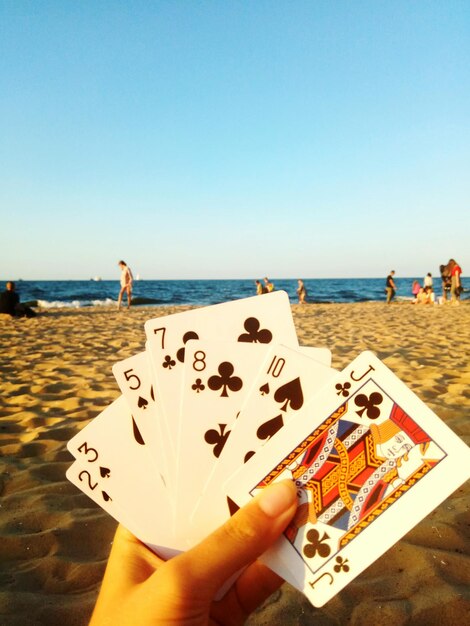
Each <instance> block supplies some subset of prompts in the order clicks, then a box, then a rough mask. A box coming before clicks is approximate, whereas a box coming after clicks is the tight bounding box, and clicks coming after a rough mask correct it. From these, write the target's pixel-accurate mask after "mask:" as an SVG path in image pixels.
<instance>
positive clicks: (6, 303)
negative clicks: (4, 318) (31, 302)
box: [0, 280, 36, 317]
mask: <svg viewBox="0 0 470 626" xmlns="http://www.w3.org/2000/svg"><path fill="white" fill-rule="evenodd" d="M0 313H6V314H7V315H11V316H12V317H34V316H35V315H36V313H35V312H34V311H33V309H30V308H29V306H26V305H25V304H20V296H19V295H18V294H17V293H16V291H15V283H14V282H13V281H12V280H9V281H8V282H7V284H6V290H5V291H4V292H3V293H1V294H0Z"/></svg>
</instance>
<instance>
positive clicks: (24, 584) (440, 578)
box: [0, 303, 470, 626]
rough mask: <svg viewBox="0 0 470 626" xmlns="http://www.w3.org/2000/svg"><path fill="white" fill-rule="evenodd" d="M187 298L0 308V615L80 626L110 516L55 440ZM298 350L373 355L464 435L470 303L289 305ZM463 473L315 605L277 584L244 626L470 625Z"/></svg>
mask: <svg viewBox="0 0 470 626" xmlns="http://www.w3.org/2000/svg"><path fill="white" fill-rule="evenodd" d="M186 308H189V307H178V308H176V307H162V308H158V309H155V308H135V309H131V310H130V311H122V312H118V311H116V310H114V309H109V308H86V309H76V310H75V309H73V310H72V309H70V310H50V311H48V312H46V313H44V314H42V315H40V316H38V317H36V318H33V319H24V320H12V319H10V318H9V317H7V316H0V331H1V332H0V344H1V350H0V392H1V395H0V398H1V399H0V496H1V497H0V506H1V508H0V555H1V564H0V623H1V624H5V626H20V625H21V626H24V625H25V624H28V626H36V625H38V626H39V625H41V626H42V625H45V626H55V625H56V624H59V623H61V624H63V625H64V626H69V625H70V626H84V625H85V624H87V622H88V619H89V617H90V614H91V610H92V607H93V605H94V602H95V599H96V595H97V592H98V589H99V585H100V582H101V578H102V574H103V570H104V566H105V564H106V559H107V555H108V552H109V548H110V542H111V540H112V536H113V533H114V530H115V526H116V523H115V521H114V520H113V519H112V518H111V517H109V516H108V515H107V514H106V513H104V512H103V511H102V510H101V509H99V508H98V507H97V506H96V505H95V504H94V503H93V502H92V501H91V500H89V499H88V498H87V497H86V496H85V495H84V494H82V493H81V492H79V491H78V490H77V489H76V488H75V487H74V486H73V485H71V484H69V483H68V482H67V481H66V479H65V471H66V469H67V467H68V466H69V464H70V463H71V460H72V459H71V456H70V454H69V453H68V452H67V450H66V447H65V446H66V443H67V441H68V440H69V439H70V438H71V437H72V436H73V435H74V434H75V433H76V432H77V431H78V430H79V429H80V428H82V427H83V426H85V425H86V424H87V423H88V421H89V420H90V419H92V418H93V417H95V416H96V415H97V414H98V413H99V412H100V411H101V410H102V409H103V408H104V407H105V406H107V405H108V404H109V403H110V402H111V401H112V400H113V399H115V398H117V397H118V395H119V391H118V388H117V385H116V383H115V381H114V378H113V375H112V372H111V367H112V365H113V364H114V363H115V362H116V361H118V360H120V359H123V358H126V357H128V356H131V355H133V354H135V353H136V352H139V351H141V350H143V349H144V343H145V336H144V331H143V324H144V322H145V321H146V320H147V319H149V318H151V317H155V316H157V315H167V314H169V313H172V312H175V311H177V310H178V311H180V310H183V309H186ZM292 308H293V312H294V318H295V321H296V326H297V330H298V335H299V341H300V343H301V344H302V345H310V346H327V347H329V348H330V349H331V350H332V352H333V367H336V368H341V367H343V366H345V365H346V364H347V363H348V362H349V361H350V360H351V359H352V358H354V357H355V356H357V354H359V353H360V352H361V351H362V350H364V349H369V350H373V351H374V352H375V353H376V354H377V355H378V356H379V357H380V358H381V359H383V360H384V361H385V363H386V364H387V365H388V366H389V367H390V368H391V369H392V370H393V371H394V372H395V373H396V374H397V375H398V376H399V377H400V378H401V379H402V380H403V381H404V382H406V383H407V384H408V385H409V386H410V387H411V388H412V389H413V390H414V391H415V392H416V393H417V394H418V396H419V397H420V398H421V399H423V400H424V401H425V402H426V403H427V404H428V405H429V406H430V407H431V408H432V409H433V410H434V411H435V412H436V413H437V414H438V415H439V416H440V417H441V418H442V419H443V420H444V421H445V422H446V423H447V424H448V426H449V427H450V428H452V430H454V432H455V433H457V434H458V435H459V436H460V437H462V438H463V439H464V440H465V441H466V442H467V443H469V442H470V419H469V417H470V411H469V407H470V386H469V383H470V367H469V365H470V356H469V355H470V304H467V303H464V304H462V305H461V306H459V307H452V306H449V305H447V306H432V307H426V306H423V307H419V306H413V305H412V304H409V303H406V304H405V303H403V304H401V303H400V304H392V305H390V306H386V305H385V304H382V303H364V304H326V305H321V304H307V305H304V306H299V305H294V306H293V307H292ZM469 494H470V482H469V483H467V484H466V485H464V486H463V487H461V488H460V489H459V490H457V492H455V493H454V494H453V495H452V496H451V497H450V498H448V499H447V500H446V501H445V502H444V503H443V504H442V505H440V506H439V507H438V508H437V509H436V510H435V511H434V512H433V513H432V514H431V515H430V516H429V517H427V518H426V519H425V520H423V521H422V522H421V523H420V524H418V525H417V526H416V527H415V528H414V529H413V530H412V531H411V532H410V533H408V534H407V535H406V536H405V537H404V538H403V539H402V540H401V541H399V542H398V543H397V544H396V545H395V546H394V547H393V548H391V549H390V550H389V551H388V552H387V553H386V554H385V555H384V556H383V557H381V558H380V559H379V560H378V561H376V562H375V563H374V564H372V565H371V566H370V567H369V568H368V569H367V570H366V571H365V572H363V574H361V575H360V576H359V577H358V578H357V579H356V580H355V581H353V582H352V583H351V584H350V585H349V586H348V587H346V589H344V590H343V591H342V592H341V593H340V594H339V595H338V596H336V597H335V598H334V599H333V600H331V601H330V602H329V603H328V604H327V605H326V606H325V607H323V608H321V609H315V608H314V607H312V606H311V605H310V604H309V602H308V601H307V600H306V599H305V598H304V597H303V596H302V595H301V594H300V593H299V592H297V591H296V590H294V589H293V588H292V587H290V586H289V585H287V584H286V585H283V587H282V588H281V589H280V590H279V591H278V592H276V593H275V594H274V595H273V596H272V597H271V598H270V599H269V600H268V601H267V602H266V603H265V605H264V606H263V607H261V608H260V609H259V610H258V611H257V612H256V613H255V614H254V615H252V616H251V618H250V619H249V620H248V624H249V625H250V626H255V625H257V626H261V625H264V624H265V625H268V624H269V625H276V624H280V625H283V626H290V625H294V624H295V625H307V624H312V625H313V624H315V625H316V626H324V625H333V624H348V625H356V626H367V625H369V624H370V625H372V624H374V625H376V624H380V625H381V626H386V625H388V624H390V625H392V624H393V625H394V626H400V625H402V624H403V625H405V624H410V625H413V626H414V625H420V624H423V625H424V624H426V625H429V624H443V625H448V626H451V625H454V624H455V625H457V624H464V623H467V622H470V498H469Z"/></svg>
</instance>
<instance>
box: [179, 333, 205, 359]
mask: <svg viewBox="0 0 470 626" xmlns="http://www.w3.org/2000/svg"><path fill="white" fill-rule="evenodd" d="M190 339H199V335H198V334H197V333H195V332H194V331H192V330H190V331H188V332H187V333H185V334H184V335H183V344H184V345H183V347H182V348H180V349H179V350H178V352H177V353H176V358H177V359H178V361H179V362H180V363H184V353H185V350H186V348H185V347H184V346H185V345H186V344H187V343H188V341H189V340H190Z"/></svg>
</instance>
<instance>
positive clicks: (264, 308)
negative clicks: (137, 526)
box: [145, 291, 298, 481]
mask: <svg viewBox="0 0 470 626" xmlns="http://www.w3.org/2000/svg"><path fill="white" fill-rule="evenodd" d="M145 332H146V335H147V340H148V344H147V347H148V352H149V355H150V359H151V363H152V367H153V373H154V382H155V385H156V388H155V391H156V394H157V396H158V401H159V408H160V409H161V411H162V413H163V415H164V418H165V421H166V424H167V432H168V435H169V438H170V441H169V442H168V444H169V449H170V450H171V452H172V454H169V455H168V457H169V468H168V469H169V473H170V474H171V473H172V469H171V467H170V465H171V463H170V460H171V459H172V458H174V456H175V452H176V440H177V436H178V419H177V417H178V414H179V408H180V406H179V394H180V388H181V380H182V372H183V363H184V360H185V346H186V344H187V342H188V341H190V340H191V339H195V340H206V339H217V340H218V341H229V342H230V341H232V342H235V343H247V344H269V343H272V342H283V343H285V344H287V345H293V346H296V345H298V341H297V335H296V331H295V326H294V321H293V319H292V312H291V308H290V303H289V298H288V296H287V294H286V293H285V292H283V291H277V292H273V293H271V294H265V295H264V296H263V297H262V298H260V297H259V296H255V297H253V298H245V299H242V300H235V301H232V302H226V303H222V304H216V305H213V306H209V307H204V308H200V309H195V310H192V311H186V312H183V313H176V314H174V315H168V316H166V317H159V318H155V319H152V320H148V321H147V322H146V323H145ZM170 481H171V477H170Z"/></svg>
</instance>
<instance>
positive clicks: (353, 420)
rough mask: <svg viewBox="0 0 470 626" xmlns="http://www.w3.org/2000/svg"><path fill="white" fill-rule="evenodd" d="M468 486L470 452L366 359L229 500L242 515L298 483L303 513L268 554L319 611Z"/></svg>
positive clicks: (309, 407)
mask: <svg viewBox="0 0 470 626" xmlns="http://www.w3.org/2000/svg"><path fill="white" fill-rule="evenodd" d="M469 477H470V450H469V449H468V447H467V446H466V445H465V444H464V443H463V442H462V441H461V440H460V439H459V438H458V437H457V436H456V435H454V433H453V432H452V431H451V430H450V429H449V428H448V427H447V426H446V425H445V424H444V423H443V422H442V421H441V420H439V418H438V417H437V416H436V415H435V414H434V413H433V412H432V411H431V410H430V409H429V408H427V407H426V405H425V404H424V403H423V402H422V401H421V400H419V398H418V397H417V396H416V395H415V394H414V393H413V392H412V391H411V390H410V389H408V388H407V387H406V386H405V385H404V384H403V383H402V382H401V381H399V380H398V378H397V377H396V376H395V375H394V374H393V373H392V372H391V371H390V370H388V368H387V367H386V366H385V365H384V364H383V363H382V362H381V361H380V360H379V359H378V358H377V357H375V356H374V355H373V354H372V353H370V352H365V353H363V354H361V355H360V356H359V357H357V358H356V359H355V360H354V361H353V362H352V363H351V364H350V365H349V366H348V367H347V368H346V369H344V370H343V371H342V372H341V373H340V374H338V375H337V376H336V377H335V378H333V379H332V380H330V381H329V382H328V383H327V384H326V385H325V387H324V389H323V390H322V391H320V392H319V393H318V394H317V395H315V396H313V398H312V399H311V401H310V402H309V403H308V404H306V405H305V407H303V408H302V409H301V411H299V413H298V414H297V415H296V416H295V417H294V418H293V419H292V420H291V421H290V423H289V424H287V425H286V426H285V427H284V429H283V433H282V437H279V438H276V437H275V438H273V439H272V440H271V441H269V442H268V443H267V444H266V445H265V446H264V447H263V448H261V450H260V451H259V452H258V453H257V454H256V455H255V456H254V457H253V458H252V459H250V460H249V461H248V462H247V463H246V465H245V466H244V467H243V468H242V469H240V470H239V471H238V472H237V473H236V474H235V475H234V476H232V478H231V479H230V480H229V481H228V483H227V484H226V491H227V494H228V495H229V496H230V497H231V498H232V499H233V500H234V501H235V502H236V503H237V504H238V505H239V506H241V505H242V504H244V503H245V502H247V501H248V500H249V499H250V498H251V497H253V496H254V495H256V493H257V492H258V491H259V490H261V489H263V488H264V487H265V486H267V485H269V484H271V483H272V482H274V481H278V480H282V479H285V478H289V479H291V480H293V481H295V484H296V486H297V488H298V508H297V512H296V514H295V516H294V519H293V520H292V522H291V523H290V524H289V526H288V527H287V529H286V531H285V532H284V534H283V536H282V537H281V539H280V540H279V541H278V542H277V544H276V545H275V546H274V547H273V548H271V550H270V551H269V552H271V553H274V554H275V555H276V558H277V559H281V561H282V563H283V564H284V566H286V567H288V568H289V569H290V571H291V573H292V576H293V579H294V580H295V581H296V586H297V587H298V588H299V589H301V590H302V591H303V592H304V593H305V594H306V595H307V596H308V598H309V599H310V601H311V602H312V604H314V605H315V606H322V605H323V604H325V602H327V601H328V600H329V599H330V598H332V597H333V596H334V595H335V594H337V593H338V592H339V591H340V590H341V589H342V588H343V587H344V586H345V585H347V584H348V583H349V582H350V581H351V580H353V579H354V578H355V577H356V576H357V575H358V574H360V573H361V572H362V571H363V570H364V569H365V568H366V567H367V566H368V565H370V564H371V563H372V562H373V561H374V560H375V559H377V558H378V557H379V556H381V555H382V554H383V553H384V552H385V551H386V550H387V549H388V548H390V547H391V546H392V545H393V544H394V543H395V542H396V541H398V540H399V539H400V538H401V537H402V536H403V535H404V534H405V533H407V532H408V531H409V530H410V529H411V528H412V527H413V526H414V525H415V524H416V523H418V522H419V521H420V520H421V519H422V518H423V517H425V516H426V515H428V514H429V513H430V512H431V511H432V510H433V509H434V508H435V507H436V506H437V505H438V504H439V503H441V502H442V501H443V500H444V499H445V498H446V497H447V496H449V495H450V494H451V493H452V492H453V491H454V490H455V489H456V488H457V487H458V486H460V485H461V484H462V483H463V482H464V481H465V480H466V479H468V478H469Z"/></svg>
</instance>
